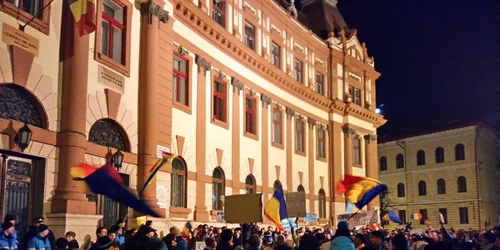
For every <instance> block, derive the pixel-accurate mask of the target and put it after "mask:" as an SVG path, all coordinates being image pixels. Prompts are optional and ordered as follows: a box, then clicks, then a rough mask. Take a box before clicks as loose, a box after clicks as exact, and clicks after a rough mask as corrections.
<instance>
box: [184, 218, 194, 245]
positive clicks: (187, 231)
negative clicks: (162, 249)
mask: <svg viewBox="0 0 500 250" xmlns="http://www.w3.org/2000/svg"><path fill="white" fill-rule="evenodd" d="M192 229H193V225H191V222H189V221H188V222H186V224H185V225H184V228H183V229H182V231H181V237H182V238H183V239H184V240H186V242H189V240H190V239H191V230H192Z"/></svg>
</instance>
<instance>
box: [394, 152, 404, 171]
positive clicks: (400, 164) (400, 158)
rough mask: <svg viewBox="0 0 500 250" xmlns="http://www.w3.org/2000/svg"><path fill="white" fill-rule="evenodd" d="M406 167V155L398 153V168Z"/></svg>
mask: <svg viewBox="0 0 500 250" xmlns="http://www.w3.org/2000/svg"><path fill="white" fill-rule="evenodd" d="M404 167H405V157H404V156H403V154H398V155H396V168H404Z"/></svg>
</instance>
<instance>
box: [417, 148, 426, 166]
mask: <svg viewBox="0 0 500 250" xmlns="http://www.w3.org/2000/svg"><path fill="white" fill-rule="evenodd" d="M417 165H418V166H421V165H425V151H423V150H419V151H418V152H417Z"/></svg>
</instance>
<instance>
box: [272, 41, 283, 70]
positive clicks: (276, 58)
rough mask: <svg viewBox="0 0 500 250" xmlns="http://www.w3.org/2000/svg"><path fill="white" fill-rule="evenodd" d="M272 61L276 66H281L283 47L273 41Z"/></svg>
mask: <svg viewBox="0 0 500 250" xmlns="http://www.w3.org/2000/svg"><path fill="white" fill-rule="evenodd" d="M271 46H272V50H271V53H272V63H273V65H274V66H276V67H278V68H281V48H280V46H279V45H278V44H276V43H274V42H273V43H272V44H271Z"/></svg>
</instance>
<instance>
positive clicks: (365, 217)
mask: <svg viewBox="0 0 500 250" xmlns="http://www.w3.org/2000/svg"><path fill="white" fill-rule="evenodd" d="M351 216H352V218H351V219H349V217H351ZM336 218H337V223H338V222H339V221H347V219H349V221H348V222H349V226H350V227H356V226H366V225H371V224H379V223H380V215H379V213H378V210H374V211H364V212H358V213H357V214H354V215H352V214H339V215H337V216H336Z"/></svg>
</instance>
